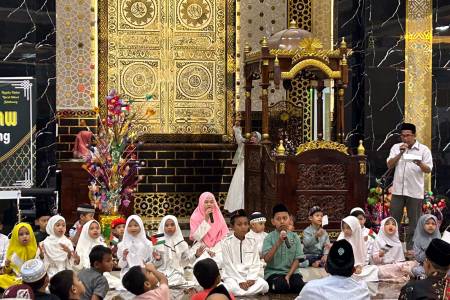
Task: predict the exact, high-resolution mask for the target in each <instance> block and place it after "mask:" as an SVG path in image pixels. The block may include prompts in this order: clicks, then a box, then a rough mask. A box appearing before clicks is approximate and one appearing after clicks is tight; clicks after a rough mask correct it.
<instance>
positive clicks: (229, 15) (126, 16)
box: [99, 0, 236, 135]
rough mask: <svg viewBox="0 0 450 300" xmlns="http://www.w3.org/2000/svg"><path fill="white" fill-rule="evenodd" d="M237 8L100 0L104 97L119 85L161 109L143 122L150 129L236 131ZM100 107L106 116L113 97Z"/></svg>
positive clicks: (199, 2)
mask: <svg viewBox="0 0 450 300" xmlns="http://www.w3.org/2000/svg"><path fill="white" fill-rule="evenodd" d="M234 7H235V5H234V1H231V0H215V1H211V0H167V1H163V0H119V1H108V0H100V1H99V8H100V10H99V20H100V21H99V41H100V44H99V48H100V51H99V86H100V89H101V90H100V94H101V95H104V94H106V93H107V91H108V90H109V89H111V88H116V89H117V90H118V93H119V94H121V95H122V96H123V97H124V99H132V100H133V101H134V102H135V103H136V104H137V105H139V106H141V107H142V109H144V110H146V109H152V110H154V111H155V112H156V113H155V114H154V115H153V116H147V117H146V118H144V119H142V120H138V121H137V124H136V127H137V130H138V131H139V132H141V133H142V134H161V133H162V134H215V135H226V134H229V133H230V132H232V131H231V127H232V118H231V116H232V113H233V109H232V105H233V102H234V90H235V89H234V72H235V69H236V64H235V51H234V46H233V45H234V43H233V42H234V41H235V27H234ZM230 45H231V46H230ZM149 95H152V96H153V97H152V98H151V100H150V101H149V100H148V99H149V97H148V96H149ZM101 99H102V98H101ZM99 106H100V111H101V112H102V113H103V114H104V112H105V106H106V105H105V101H100V103H99Z"/></svg>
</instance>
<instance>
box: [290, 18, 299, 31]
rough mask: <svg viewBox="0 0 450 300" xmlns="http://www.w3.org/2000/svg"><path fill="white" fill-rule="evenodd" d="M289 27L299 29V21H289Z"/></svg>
mask: <svg viewBox="0 0 450 300" xmlns="http://www.w3.org/2000/svg"><path fill="white" fill-rule="evenodd" d="M289 29H298V24H297V21H295V20H291V22H289Z"/></svg>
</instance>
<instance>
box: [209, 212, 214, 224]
mask: <svg viewBox="0 0 450 300" xmlns="http://www.w3.org/2000/svg"><path fill="white" fill-rule="evenodd" d="M209 219H210V220H211V223H214V218H213V214H212V213H209Z"/></svg>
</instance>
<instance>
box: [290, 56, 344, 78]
mask: <svg viewBox="0 0 450 300" xmlns="http://www.w3.org/2000/svg"><path fill="white" fill-rule="evenodd" d="M307 67H315V68H318V69H320V70H321V71H322V72H324V73H325V74H326V75H327V76H328V77H329V78H333V79H338V78H341V71H333V70H332V69H331V68H330V67H329V66H328V65H327V64H325V63H323V62H321V61H318V60H316V59H305V60H302V61H300V62H298V63H297V64H296V65H295V66H294V67H293V68H292V69H291V70H290V71H289V72H281V78H282V79H293V78H294V77H295V75H297V73H299V72H300V71H301V70H303V69H305V68H307Z"/></svg>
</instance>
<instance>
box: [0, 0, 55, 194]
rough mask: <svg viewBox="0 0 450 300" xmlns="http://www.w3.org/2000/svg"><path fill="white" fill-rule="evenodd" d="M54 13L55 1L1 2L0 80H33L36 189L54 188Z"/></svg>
mask: <svg viewBox="0 0 450 300" xmlns="http://www.w3.org/2000/svg"><path fill="white" fill-rule="evenodd" d="M55 9H56V6H55V0H23V1H21V0H2V1H0V76H1V77H14V76H15V77H24V76H31V77H34V78H36V85H37V87H36V102H37V103H36V107H37V124H36V187H52V186H54V185H55V183H54V178H55V176H54V174H55V168H56V158H55V150H56V146H55V145H56V143H55V130H56V128H55V126H56V114H55V113H56V109H55V104H56V64H55V61H56V59H55V58H56V12H55Z"/></svg>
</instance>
